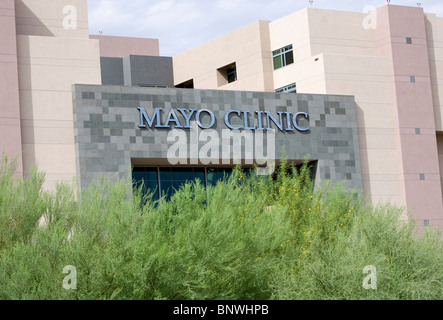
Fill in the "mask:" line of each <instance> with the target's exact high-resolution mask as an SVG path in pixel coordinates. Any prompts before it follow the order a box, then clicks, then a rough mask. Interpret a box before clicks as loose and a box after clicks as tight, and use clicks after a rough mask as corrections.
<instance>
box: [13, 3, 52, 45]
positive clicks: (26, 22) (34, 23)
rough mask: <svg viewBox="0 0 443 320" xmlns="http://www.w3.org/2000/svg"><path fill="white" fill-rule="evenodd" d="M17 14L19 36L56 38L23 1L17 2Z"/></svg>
mask: <svg viewBox="0 0 443 320" xmlns="http://www.w3.org/2000/svg"><path fill="white" fill-rule="evenodd" d="M15 12H16V20H15V22H16V28H17V34H18V35H29V36H44V37H54V34H53V33H52V32H51V31H50V30H49V29H48V28H47V27H46V26H45V24H44V23H43V22H42V21H41V20H40V19H39V18H38V17H37V16H36V15H35V14H34V12H32V11H31V9H29V7H28V6H27V5H26V4H25V3H24V2H23V0H15Z"/></svg>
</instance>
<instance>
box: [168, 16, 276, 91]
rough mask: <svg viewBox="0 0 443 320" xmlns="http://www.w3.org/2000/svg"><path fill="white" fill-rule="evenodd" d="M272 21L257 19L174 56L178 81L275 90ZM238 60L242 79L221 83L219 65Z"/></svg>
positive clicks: (211, 86) (201, 85) (205, 86)
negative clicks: (218, 75) (271, 39)
mask: <svg viewBox="0 0 443 320" xmlns="http://www.w3.org/2000/svg"><path fill="white" fill-rule="evenodd" d="M268 24H269V22H267V21H257V22H254V23H252V24H250V25H247V26H245V27H243V28H240V29H238V30H236V31H233V32H231V33H229V34H226V35H224V36H222V37H220V38H217V39H215V40H213V41H210V42H208V43H205V44H203V45H201V46H199V47H196V48H194V49H191V50H189V51H187V52H184V53H182V54H179V55H177V56H175V57H173V63H174V82H175V84H176V85H177V84H180V83H183V82H185V81H188V80H191V79H193V80H194V87H195V88H199V89H218V88H219V89H223V90H253V91H269V90H271V91H272V90H273V88H274V85H273V77H272V71H273V66H272V53H271V51H270V43H269V29H268ZM233 62H235V63H236V66H237V76H238V81H236V82H233V83H229V84H226V85H223V86H219V85H218V81H217V69H219V68H222V67H224V66H227V65H229V64H231V63H233Z"/></svg>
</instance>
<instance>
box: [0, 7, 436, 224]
mask: <svg viewBox="0 0 443 320" xmlns="http://www.w3.org/2000/svg"><path fill="white" fill-rule="evenodd" d="M442 23H443V19H442V18H439V17H437V16H436V15H434V14H427V13H424V12H423V9H422V8H417V7H404V6H394V5H387V6H383V7H380V8H378V9H376V10H375V11H373V12H369V13H357V12H343V11H332V10H322V9H313V8H307V9H304V10H301V11H298V12H295V13H293V14H291V15H288V16H286V17H284V18H281V19H279V20H276V21H272V22H270V21H257V22H255V23H252V24H250V25H247V26H245V27H243V28H240V29H238V30H236V31H234V32H231V33H229V34H226V35H224V36H222V37H220V38H217V39H214V40H213V41H210V42H208V43H205V44H203V45H201V46H199V47H196V48H194V49H192V50H190V51H188V52H184V53H182V54H179V55H177V56H175V57H162V56H160V55H159V42H158V40H156V39H134V38H122V37H108V36H90V35H89V30H88V16H87V5H86V0H71V1H57V2H56V3H54V2H53V1H49V0H39V1H35V0H15V1H14V0H4V1H2V3H1V4H0V26H1V30H6V32H3V33H2V35H1V37H2V39H1V42H0V43H1V46H0V50H1V52H0V94H1V96H2V97H4V98H3V99H1V100H0V134H1V136H2V137H4V138H2V139H1V140H0V150H1V151H5V152H7V153H8V154H10V155H15V156H17V159H18V163H19V169H18V173H17V174H18V175H19V176H20V175H23V174H27V173H29V172H30V171H31V169H32V167H33V166H34V165H35V164H37V165H38V167H39V169H40V170H42V171H44V172H46V177H47V178H46V179H47V180H46V184H45V187H46V188H48V189H51V188H53V187H54V186H55V184H56V183H57V182H58V181H61V180H67V181H72V180H73V179H74V180H75V181H76V182H77V184H78V187H79V188H85V187H87V186H88V185H89V183H90V182H91V181H93V180H94V179H95V178H96V177H97V176H99V175H100V174H101V173H105V174H108V175H109V176H113V177H118V176H120V177H131V174H132V176H133V177H134V178H136V179H137V180H139V179H143V180H144V181H145V182H146V183H147V185H149V186H151V187H152V189H156V190H158V191H159V192H162V191H167V190H171V188H173V187H177V186H179V185H180V184H181V183H182V182H183V181H186V180H188V179H194V178H200V179H201V180H203V181H205V182H206V183H208V184H210V183H213V182H214V181H216V180H217V179H218V178H219V177H220V176H221V175H222V174H223V172H226V171H228V172H229V170H230V169H231V168H232V166H233V165H234V160H235V159H233V157H232V156H230V155H226V154H225V153H224V151H223V150H222V146H223V145H226V144H228V145H231V144H234V143H235V141H236V137H235V136H231V137H229V135H230V134H231V135H232V134H234V133H237V132H246V131H248V130H249V131H252V133H253V138H254V139H255V140H256V139H258V138H260V137H261V135H260V134H261V133H265V138H264V139H265V140H264V141H265V142H264V143H263V145H266V146H269V144H270V142H271V140H269V139H270V136H269V134H270V133H271V131H269V130H267V129H275V135H274V136H271V137H272V139H273V140H272V142H275V146H276V149H275V158H276V160H277V161H278V159H279V157H280V155H281V152H282V151H283V150H285V152H286V153H287V156H288V158H289V159H290V160H291V161H295V162H299V161H302V160H303V159H304V157H305V156H306V154H309V157H310V158H309V159H310V160H311V161H312V163H313V165H314V166H313V167H314V172H313V173H314V175H315V179H316V180H324V179H331V180H333V181H336V182H338V181H343V180H345V181H347V183H348V185H349V186H351V187H355V188H358V189H362V190H363V191H364V192H365V193H366V194H368V195H369V196H370V197H371V199H372V200H373V202H374V203H378V202H380V201H383V202H384V201H391V202H393V203H395V204H398V205H401V206H405V207H407V208H408V209H410V210H412V213H413V215H414V217H415V218H416V219H417V221H418V223H419V225H420V226H426V225H429V224H430V225H436V226H442V227H443V203H442V184H443V179H442V174H441V171H442V170H443V136H442V135H441V133H442V132H443V116H442V111H441V103H440V102H441V98H442V92H443V91H442V89H443V87H442V86H443V80H442V77H443V51H442V48H443V34H441V32H439V31H440V30H443V29H442V26H443V25H442ZM288 30H291V31H290V32H288ZM191 120H192V121H196V123H197V124H198V125H199V128H198V129H199V130H200V131H201V132H204V134H203V135H205V134H206V136H204V137H203V138H205V139H207V138H208V136H209V135H212V136H216V137H217V138H219V141H220V143H219V145H218V147H219V149H218V150H219V151H220V153H216V152H215V150H217V149H216V148H209V149H210V150H211V152H212V151H214V154H212V153H211V156H214V159H215V158H223V159H225V160H228V161H226V162H223V161H220V162H219V163H216V161H213V162H210V161H208V159H205V158H204V157H201V155H202V153H203V152H202V150H206V149H205V148H208V143H207V141H208V140H205V139H203V138H202V136H201V135H200V136H197V139H196V140H192V139H193V136H192V133H193V128H191V125H190V124H191V122H190V121H191ZM177 129H178V131H177V132H176V134H178V135H180V132H181V133H183V134H184V135H185V137H186V139H187V140H185V141H179V142H178V143H177V142H176V141H175V140H174V141H172V140H171V139H170V137H171V132H173V131H174V130H177ZM224 134H226V135H228V139H229V140H223V135H224ZM220 137H221V138H220ZM243 138H244V139H245V140H246V138H245V137H243ZM231 139H232V140H231ZM179 140H180V139H179ZM237 140H241V139H237ZM171 146H175V147H176V148H177V150H179V151H180V150H187V151H189V152H190V153H188V154H186V157H185V158H186V159H184V160H185V161H181V162H176V163H172V162H171V159H170V157H169V153H168V152H170V151H171ZM210 146H211V145H209V147H210ZM256 148H257V145H255V149H251V150H249V149H247V148H245V149H244V150H242V151H241V159H242V160H243V163H244V164H253V163H256V162H258V161H257V159H256V158H255V157H254V155H255V154H256ZM193 150H194V151H196V152H197V153H195V152H194V153H192V151H193ZM195 154H197V159H196V157H195V156H194V155H195ZM215 155H216V156H215ZM214 159H213V160H214ZM228 162H229V163H228ZM131 168H133V169H132V172H131Z"/></svg>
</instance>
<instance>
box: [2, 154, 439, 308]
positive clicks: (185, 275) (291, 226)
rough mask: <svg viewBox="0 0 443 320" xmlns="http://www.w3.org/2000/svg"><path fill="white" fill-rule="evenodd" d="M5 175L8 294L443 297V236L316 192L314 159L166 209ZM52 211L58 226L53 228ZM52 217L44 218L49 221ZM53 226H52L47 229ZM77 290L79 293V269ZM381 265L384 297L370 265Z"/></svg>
mask: <svg viewBox="0 0 443 320" xmlns="http://www.w3.org/2000/svg"><path fill="white" fill-rule="evenodd" d="M14 171H15V164H14V162H12V163H10V162H9V161H8V160H7V158H6V157H4V159H3V161H2V162H1V167H0V299H35V300H41V299H98V300H101V299H103V300H108V299H122V300H123V299H125V300H126V299H134V300H138V299H143V300H145V299H149V300H150V299H168V300H175V299H184V300H194V299H199V300H218V299H233V300H237V299H242V300H249V299H254V300H263V299H395V300H397V299H406V300H412V299H442V298H443V285H442V284H443V267H442V266H443V254H442V253H443V247H442V242H441V241H440V235H439V234H438V233H437V232H436V231H435V230H432V229H427V230H425V231H424V233H423V234H421V235H418V234H417V232H416V231H415V226H414V222H413V220H412V219H409V220H407V221H405V220H402V219H400V218H401V217H402V214H404V212H403V210H401V209H399V208H396V207H394V206H390V205H385V206H381V207H376V208H374V207H372V206H371V205H369V204H367V201H365V200H364V198H362V197H361V196H360V195H359V194H358V193H357V192H355V191H352V190H348V189H346V188H345V187H344V186H341V185H335V186H332V185H331V184H330V183H324V184H322V185H318V186H316V187H315V189H314V184H313V182H312V181H311V180H310V177H309V168H308V165H307V163H306V164H305V165H303V166H302V167H301V169H300V170H298V169H296V168H295V167H292V166H288V165H287V164H286V163H285V162H283V164H282V166H281V167H280V168H279V169H278V172H277V173H276V175H275V179H273V178H272V177H270V176H258V175H254V174H253V175H251V176H247V175H246V174H245V173H243V172H242V171H241V169H240V168H237V169H236V170H235V171H234V173H233V175H232V176H231V177H230V178H229V179H228V180H226V181H221V182H219V183H218V184H217V185H216V186H214V187H212V186H210V187H208V188H206V187H205V186H203V185H202V184H201V183H200V182H195V183H192V184H187V185H185V186H183V187H182V188H181V189H180V190H179V191H178V192H177V193H176V194H175V195H174V196H173V197H172V198H171V199H170V201H166V200H165V199H161V200H159V201H158V202H155V201H152V199H151V197H150V196H149V195H147V196H146V195H142V194H141V191H140V190H141V188H140V189H139V190H135V191H134V192H133V190H132V183H131V182H130V181H124V180H121V181H118V182H117V183H114V184H110V183H108V182H106V180H105V179H103V180H101V181H99V182H97V184H95V185H92V186H91V187H90V188H89V189H88V190H86V191H84V192H83V193H82V194H81V195H79V196H76V192H75V188H74V187H73V186H70V185H67V184H59V185H58V186H57V188H56V190H54V191H53V192H48V191H43V190H42V185H43V182H44V175H43V174H41V173H39V172H38V171H37V170H33V172H32V173H31V174H30V175H29V176H28V177H26V178H25V179H24V180H23V181H22V180H20V179H15V178H14ZM43 215H44V216H45V218H46V221H47V223H46V224H44V225H40V226H39V219H40V218H41V217H42V216H43ZM40 222H41V221H40ZM40 224H41V223H40ZM68 265H71V266H75V268H76V270H77V289H76V290H65V289H64V288H63V285H62V284H63V279H64V278H65V277H66V276H67V274H64V273H63V269H64V268H65V266H68ZM367 265H373V266H375V267H376V268H377V289H376V290H365V289H364V288H363V279H364V277H365V276H366V275H365V274H363V272H362V270H363V268H364V267H365V266H367Z"/></svg>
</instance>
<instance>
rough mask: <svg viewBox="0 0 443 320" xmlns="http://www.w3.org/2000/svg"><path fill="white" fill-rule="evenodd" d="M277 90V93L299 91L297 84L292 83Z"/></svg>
mask: <svg viewBox="0 0 443 320" xmlns="http://www.w3.org/2000/svg"><path fill="white" fill-rule="evenodd" d="M275 92H277V93H297V84H296V83H292V84H290V85H288V86H285V87H282V88H279V89H277V90H275Z"/></svg>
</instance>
